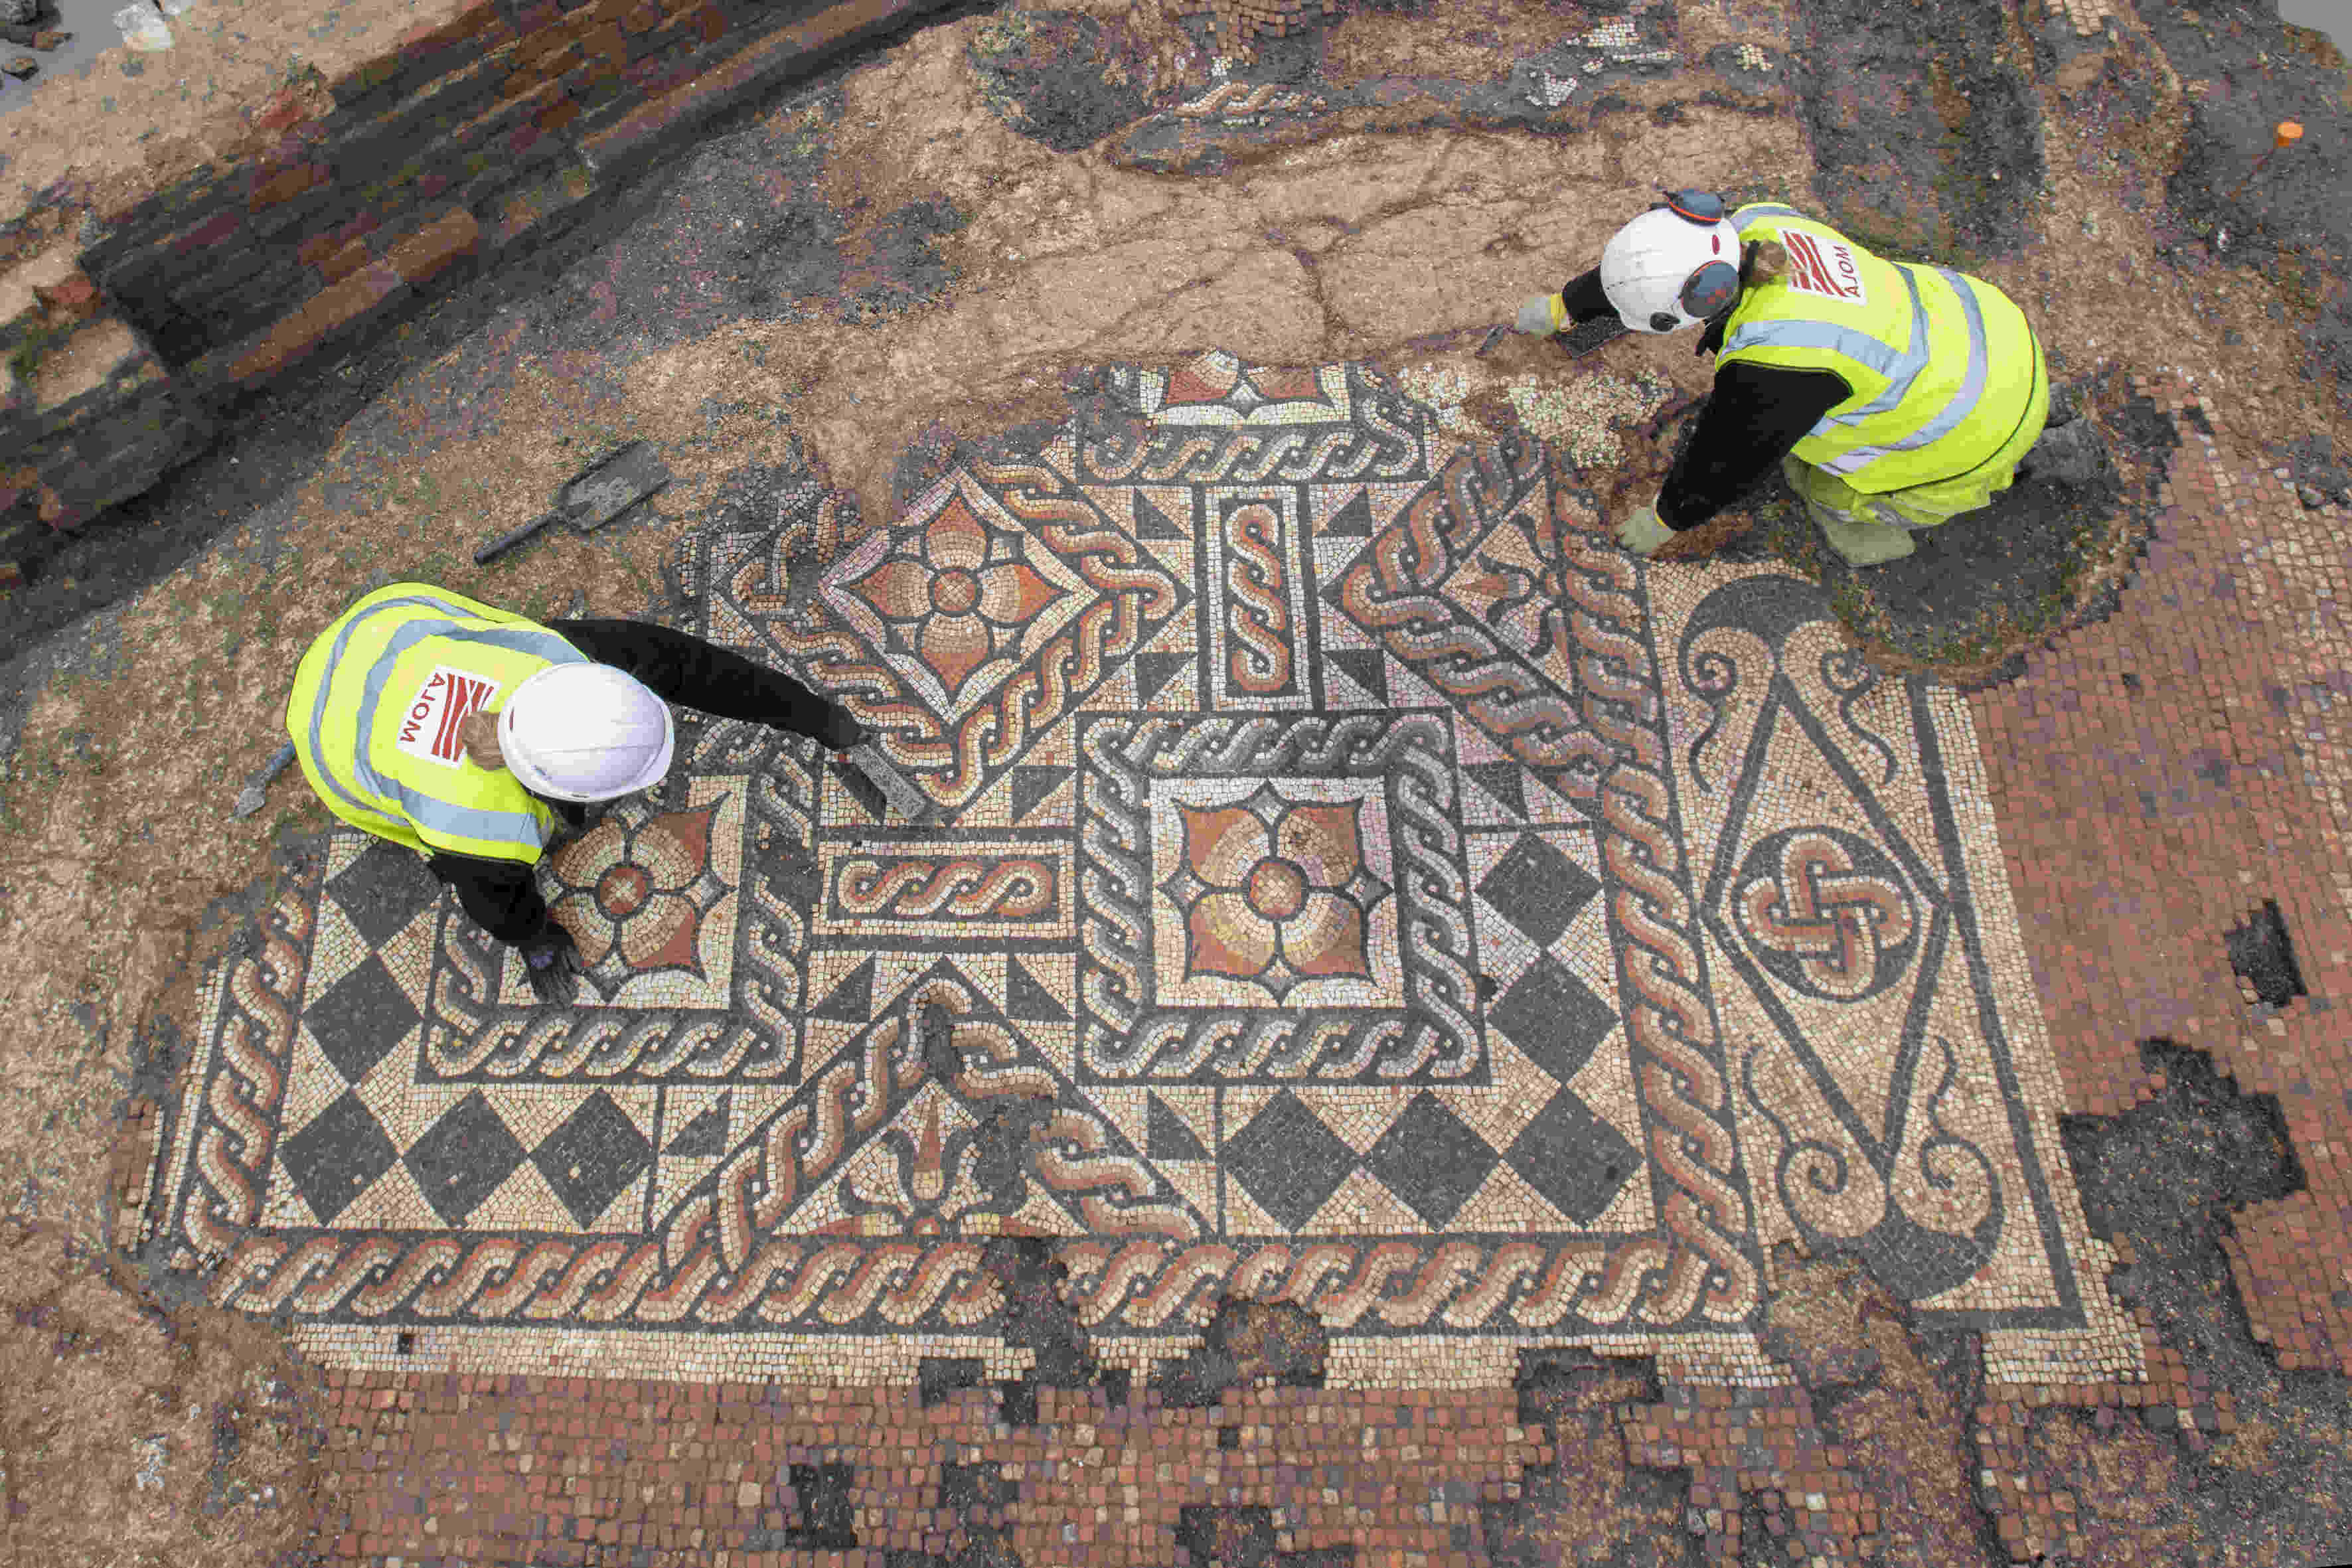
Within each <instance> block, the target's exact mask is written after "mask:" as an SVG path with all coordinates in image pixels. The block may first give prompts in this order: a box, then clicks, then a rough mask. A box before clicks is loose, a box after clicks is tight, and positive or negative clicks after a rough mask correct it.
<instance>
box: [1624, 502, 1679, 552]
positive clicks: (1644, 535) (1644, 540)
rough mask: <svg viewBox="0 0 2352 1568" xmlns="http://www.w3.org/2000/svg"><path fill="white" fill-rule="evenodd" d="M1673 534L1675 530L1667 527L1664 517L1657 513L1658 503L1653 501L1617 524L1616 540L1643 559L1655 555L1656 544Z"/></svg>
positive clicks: (1656, 550) (1658, 544)
mask: <svg viewBox="0 0 2352 1568" xmlns="http://www.w3.org/2000/svg"><path fill="white" fill-rule="evenodd" d="M1674 536H1675V531H1674V530H1673V529H1671V528H1668V527H1667V526H1666V521H1665V519H1664V518H1662V517H1660V516H1659V515H1658V503H1657V502H1655V501H1652V502H1651V503H1650V504H1649V505H1647V506H1645V507H1643V508H1641V509H1640V510H1637V511H1635V512H1634V513H1633V516H1631V517H1629V518H1627V519H1626V520H1625V521H1622V522H1621V523H1619V524H1618V525H1617V542H1618V543H1619V544H1622V545H1623V546H1624V547H1625V548H1626V549H1627V550H1630V551H1632V552H1633V553H1634V554H1636V555H1638V556H1640V557H1641V558H1642V559H1643V560H1644V561H1647V560H1648V559H1649V558H1650V557H1651V556H1653V555H1655V554H1656V553H1657V552H1658V546H1660V545H1662V544H1664V542H1666V541H1667V540H1669V539H1672V538H1673V537H1674Z"/></svg>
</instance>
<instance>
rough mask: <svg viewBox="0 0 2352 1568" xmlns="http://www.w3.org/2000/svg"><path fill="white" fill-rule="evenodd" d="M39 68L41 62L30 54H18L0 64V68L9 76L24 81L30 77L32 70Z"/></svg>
mask: <svg viewBox="0 0 2352 1568" xmlns="http://www.w3.org/2000/svg"><path fill="white" fill-rule="evenodd" d="M40 68H41V62H40V61H38V60H37V59H35V58H33V57H32V56H30V55H18V56H17V57H16V58H15V59H13V60H10V61H9V62H8V63H7V64H6V65H5V66H0V70H5V71H6V72H7V73H8V74H9V75H10V76H13V77H15V78H16V79H17V80H18V81H26V80H29V79H31V78H32V75H33V73H34V72H36V71H37V70H39V69H40Z"/></svg>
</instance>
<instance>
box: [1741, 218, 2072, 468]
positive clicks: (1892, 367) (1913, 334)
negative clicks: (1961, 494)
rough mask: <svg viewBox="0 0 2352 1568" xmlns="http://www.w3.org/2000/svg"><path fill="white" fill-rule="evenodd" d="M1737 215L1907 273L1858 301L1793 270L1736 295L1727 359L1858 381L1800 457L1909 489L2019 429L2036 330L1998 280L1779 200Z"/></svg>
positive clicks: (1750, 224) (1859, 261) (1977, 458)
mask: <svg viewBox="0 0 2352 1568" xmlns="http://www.w3.org/2000/svg"><path fill="white" fill-rule="evenodd" d="M1732 222H1733V224H1734V226H1736V227H1738V229H1739V230H1740V232H1741V234H1742V235H1743V236H1745V235H1747V234H1748V233H1749V232H1750V231H1751V230H1754V231H1758V233H1759V237H1773V238H1779V237H1781V236H1782V235H1783V234H1784V233H1785V232H1789V231H1794V232H1796V233H1799V234H1802V235H1807V236H1810V237H1812V238H1813V239H1815V240H1817V241H1822V242H1825V243H1834V244H1836V245H1838V246H1842V247H1845V249H1846V250H1847V251H1849V252H1851V253H1852V254H1853V257H1854V258H1855V262H1856V266H1857V267H1858V268H1861V269H1862V270H1863V271H1864V274H1865V275H1867V276H1870V277H1874V278H1876V279H1878V280H1879V281H1880V282H1881V283H1882V284H1884V283H1885V282H1888V281H1891V280H1897V279H1899V280H1900V282H1901V284H1902V286H1903V289H1904V295H1903V296H1895V295H1893V294H1892V292H1891V290H1890V291H1889V293H1888V296H1887V297H1885V298H1883V299H1871V300H1867V302H1866V303H1862V304H1853V303H1848V302H1847V301H1845V300H1829V299H1817V298H1816V297H1815V295H1817V294H1818V293H1819V291H1818V290H1813V291H1811V292H1808V291H1805V290H1801V289H1798V288H1795V287H1792V286H1790V285H1789V284H1788V283H1787V282H1786V281H1785V280H1784V281H1783V282H1781V283H1780V284H1778V285H1768V286H1765V287H1762V288H1759V289H1751V290H1750V291H1749V292H1748V293H1747V294H1744V295H1743V296H1742V297H1741V300H1740V301H1739V303H1738V305H1737V306H1735V307H1734V309H1733V312H1732V318H1731V321H1730V323H1729V330H1728V331H1727V333H1726V334H1725V338H1724V345H1723V350H1722V353H1721V354H1720V355H1719V356H1718V363H1724V362H1728V361H1732V360H1735V359H1738V360H1744V361H1746V362H1747V363H1755V364H1759V365H1768V366H1773V365H1777V366H1783V367H1787V368H1792V369H1832V370H1835V371H1837V372H1838V373H1839V374H1841V375H1843V377H1844V378H1845V380H1846V381H1847V382H1848V384H1852V385H1853V387H1854V395H1853V397H1852V398H1850V399H1849V400H1848V401H1846V402H1845V403H1843V404H1841V405H1838V406H1837V407H1836V408H1834V409H1832V410H1831V411H1830V412H1829V413H1828V414H1827V415H1824V416H1822V419H1821V421H1820V423H1818V424H1816V425H1815V426H1813V428H1812V429H1811V430H1810V431H1808V432H1806V434H1805V436H1804V437H1803V438H1802V439H1801V440H1800V441H1799V442H1798V444H1797V447H1796V454H1795V455H1796V456H1797V457H1798V458H1800V459H1801V460H1802V461H1805V462H1808V463H1811V464H1813V465H1814V466H1816V467H1818V468H1822V469H1825V470H1826V471H1828V472H1830V473H1833V474H1835V475H1837V476H1838V477H1839V478H1841V479H1844V480H1845V481H1846V482H1847V483H1848V484H1850V485H1852V486H1853V487H1854V488H1855V489H1860V490H1864V491H1885V490H1892V489H1906V488H1908V487H1910V486H1913V485H1918V484H1928V483H1933V482H1935V481H1937V480H1938V479H1949V478H1953V477H1955V476H1958V475H1959V474H1963V473H1966V472H1968V471H1969V469H1971V468H1975V467H1977V466H1979V464H1981V463H1982V462H1983V461H1984V460H1985V459H1986V458H1988V457H1990V455H1991V454H1992V453H1993V452H1994V451H1996V450H1998V449H2000V447H2001V446H2002V445H2003V444H2004V443H2005V442H2006V441H2007V440H2008V438H2009V437H2011V435H2012V434H2013V433H2014V432H2015V430H2016V428H2017V422H2018V420H2019V418H2021V416H2022V414H2023V411H2024V410H2025V409H2026V408H2027V407H2028V406H2029V405H2031V402H2032V394H2033V390H2034V378H2035V374H2036V355H2035V352H2034V348H2033V338H2032V328H2031V327H2029V326H2028V325H2027V324H2026V321H2025V319H2024V316H2023V315H2022V314H2021V312H2020V311H2019V310H2017V308H2016V306H2015V305H2014V304H2013V303H2011V301H2010V300H2008V299H2007V297H2005V296H2003V295H2002V294H2000V291H1999V290H1998V289H1994V288H1993V287H1992V286H1991V285H1990V284H1988V283H1983V282H1980V281H1979V280H1977V279H1971V278H1967V277H1964V276H1963V275H1961V274H1960V273H1958V272H1954V271H1952V270H1951V269H1949V268H1942V267H1924V268H1915V267H1910V266H1906V265H1905V264H1903V263H1900V262H1888V261H1885V260H1884V259H1883V258H1877V257H1874V256H1871V255H1870V254H1869V253H1868V252H1866V251H1864V250H1863V249H1862V248H1861V247H1858V246H1855V245H1853V242H1852V241H1851V240H1848V239H1846V238H1845V237H1843V236H1842V235H1840V234H1838V233H1837V231H1836V230H1834V229H1832V228H1830V227H1829V226H1827V225H1824V224H1820V223H1817V222H1814V221H1813V220H1811V219H1809V218H1806V217H1804V216H1802V215H1801V214H1800V213H1798V212H1797V211H1795V209H1793V208H1790V207H1786V206H1781V205H1777V204H1758V205H1752V206H1746V207H1742V208H1740V209H1739V210H1738V212H1736V213H1734V214H1733V215H1732ZM1906 303H1907V305H1908V307H1909V309H1908V310H1907V311H1906V310H1903V306H1904V305H1905V304H1906ZM1839 362H1843V363H1839Z"/></svg>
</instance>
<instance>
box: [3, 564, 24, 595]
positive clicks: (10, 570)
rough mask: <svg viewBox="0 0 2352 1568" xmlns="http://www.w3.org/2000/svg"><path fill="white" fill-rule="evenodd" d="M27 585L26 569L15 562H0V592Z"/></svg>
mask: <svg viewBox="0 0 2352 1568" xmlns="http://www.w3.org/2000/svg"><path fill="white" fill-rule="evenodd" d="M24 585H25V569H24V568H23V567H22V566H19V565H17V564H16V563H15V562H14V561H0V592H5V591H6V590H7V589H10V588H21V587H23V586H24Z"/></svg>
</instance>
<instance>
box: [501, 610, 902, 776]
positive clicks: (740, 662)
mask: <svg viewBox="0 0 2352 1568" xmlns="http://www.w3.org/2000/svg"><path fill="white" fill-rule="evenodd" d="M547 625H548V628H549V629H550V630H551V631H553V632H555V633H556V634H557V635H559V636H560V637H562V638H563V639H564V640H565V641H566V642H569V643H570V644H571V645H572V647H576V648H578V649H579V650H580V651H581V652H582V653H584V654H586V655H587V656H588V657H589V658H593V659H594V660H595V661H596V662H597V663H599V664H609V665H611V666H613V667H614V668H616V669H625V670H627V671H628V672H629V673H630V674H631V675H634V676H635V677H636V678H637V679H639V680H642V681H644V682H645V683H646V685H647V686H648V687H650V688H652V689H653V690H654V693H655V694H656V696H658V697H660V698H661V699H662V700H664V701H666V702H675V703H677V704H678V705H680V706H681V707H686V708H698V709H700V710H702V711H703V712H705V713H710V714H715V715H717V716H718V717H719V718H721V719H748V720H750V721H751V722H753V723H755V724H766V725H769V726H771V727H772V728H775V729H779V730H790V731H793V733H794V734H796V735H806V736H807V737H809V738H810V739H811V740H813V741H815V742H817V743H818V744H820V745H823V746H824V747H826V748H827V749H829V750H832V751H836V752H837V751H840V750H842V749H843V748H845V747H848V746H854V745H856V743H857V742H859V741H861V740H863V739H864V738H865V736H866V727H865V726H864V725H863V724H860V723H859V722H858V721H857V720H856V717H855V716H854V715H852V714H851V712H850V711H849V710H848V709H846V708H844V707H842V706H841V705H840V704H839V703H837V702H831V701H828V700H825V699H824V698H823V697H820V696H818V695H817V694H816V693H815V692H814V691H811V690H810V689H808V688H807V687H805V686H803V685H802V684H801V683H800V682H799V681H797V680H794V679H793V678H792V677H791V676H789V675H786V674H784V673H783V672H782V670H777V669H769V668H765V667H764V666H761V665H758V664H754V663H753V662H751V660H750V659H748V658H744V657H743V656H742V655H741V654H740V653H737V652H735V651H734V650H733V649H731V648H723V647H719V646H718V645H717V644H715V643H709V642H705V641H703V640H702V638H700V637H695V636H694V635H692V634H691V633H688V632H680V631H672V630H671V629H670V628H669V627H667V626H655V625H653V624H652V623H650V622H646V621H620V620H579V621H550V622H548V623H547Z"/></svg>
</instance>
